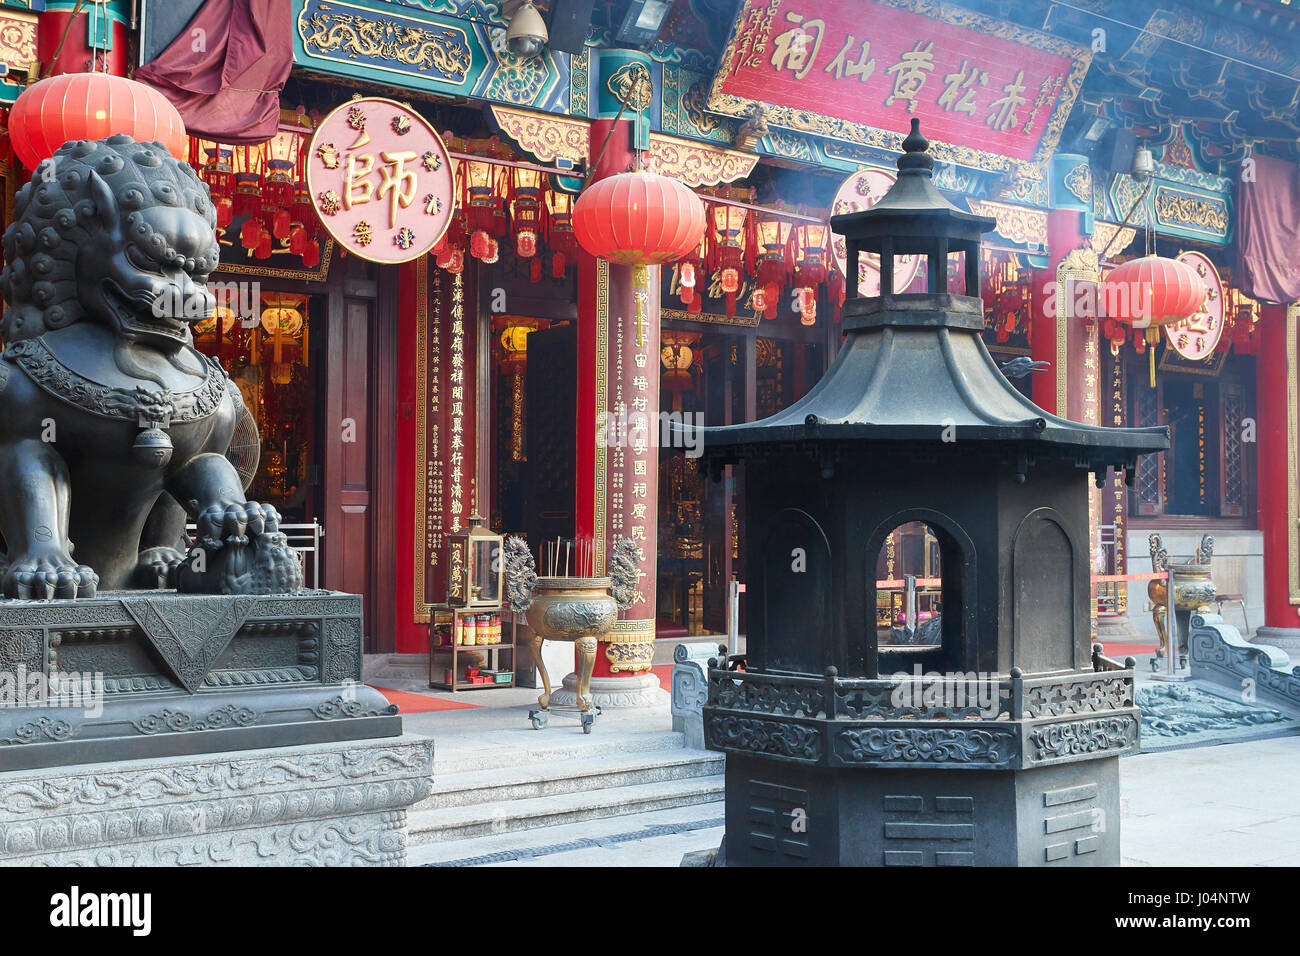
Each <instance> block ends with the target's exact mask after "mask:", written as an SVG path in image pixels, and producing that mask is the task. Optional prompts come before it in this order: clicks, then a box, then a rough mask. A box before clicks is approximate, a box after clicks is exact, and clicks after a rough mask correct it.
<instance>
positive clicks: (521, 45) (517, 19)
mask: <svg viewBox="0 0 1300 956" xmlns="http://www.w3.org/2000/svg"><path fill="white" fill-rule="evenodd" d="M549 39H550V34H548V33H547V32H546V21H545V20H543V19H542V15H541V14H540V13H538V12H537V8H536V7H535V6H533V0H522V2H521V3H519V4H518V5H517V6H516V7H515V9H514V12H513V13H511V14H510V25H509V26H508V27H506V49H507V50H509V51H510V52H511V53H512V54H514V55H515V56H518V57H532V56H537V55H538V54H539V53H541V52H542V50H543V49H544V48H545V47H546V41H547V40H549Z"/></svg>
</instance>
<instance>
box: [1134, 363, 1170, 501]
mask: <svg viewBox="0 0 1300 956" xmlns="http://www.w3.org/2000/svg"><path fill="white" fill-rule="evenodd" d="M1133 396H1134V400H1133V406H1132V407H1133V413H1134V415H1133V417H1134V419H1135V421H1134V422H1133V423H1132V424H1133V426H1134V427H1137V428H1146V427H1148V426H1151V425H1159V424H1160V423H1161V422H1160V420H1161V416H1160V392H1159V390H1158V389H1154V388H1148V387H1146V383H1145V382H1139V383H1137V384H1136V385H1135V386H1134V389H1133ZM1164 458H1165V456H1164V452H1160V453H1158V454H1155V455H1143V456H1142V457H1141V458H1139V459H1138V468H1137V482H1136V493H1137V503H1138V513H1139V514H1159V513H1160V512H1161V511H1163V510H1164V502H1163V500H1162V499H1161V494H1160V488H1161V485H1162V484H1163V482H1162V481H1161V480H1160V479H1161V469H1162V467H1163V466H1164Z"/></svg>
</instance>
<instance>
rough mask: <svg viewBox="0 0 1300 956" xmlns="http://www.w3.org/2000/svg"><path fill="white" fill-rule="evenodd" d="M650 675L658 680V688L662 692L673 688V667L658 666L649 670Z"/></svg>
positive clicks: (668, 665)
mask: <svg viewBox="0 0 1300 956" xmlns="http://www.w3.org/2000/svg"><path fill="white" fill-rule="evenodd" d="M650 673H652V674H654V675H655V677H658V678H659V686H660V687H662V688H663V689H664V690H672V687H673V665H672V664H660V665H659V666H658V667H652V668H650Z"/></svg>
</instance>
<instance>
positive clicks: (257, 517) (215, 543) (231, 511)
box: [195, 501, 280, 551]
mask: <svg viewBox="0 0 1300 956" xmlns="http://www.w3.org/2000/svg"><path fill="white" fill-rule="evenodd" d="M195 526H196V528H197V530H198V543H199V545H200V546H202V547H204V548H208V549H210V550H213V551H216V550H217V549H219V548H221V547H223V546H224V545H226V544H248V542H249V539H250V538H256V537H258V536H259V535H261V534H266V533H272V534H273V533H275V532H276V531H278V530H279V528H280V513H279V512H278V511H276V510H275V509H274V508H273V507H271V506H270V505H264V504H259V503H258V502H256V501H245V502H241V503H237V504H215V505H208V507H206V508H204V509H203V510H202V511H200V512H199V514H198V516H197V518H196V519H195Z"/></svg>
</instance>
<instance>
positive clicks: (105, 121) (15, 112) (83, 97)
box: [9, 73, 188, 169]
mask: <svg viewBox="0 0 1300 956" xmlns="http://www.w3.org/2000/svg"><path fill="white" fill-rule="evenodd" d="M118 133H125V134H126V135H128V136H130V137H131V138H132V139H134V140H136V141H138V142H142V143H149V142H153V141H154V140H158V141H160V142H161V143H162V144H163V145H164V146H166V147H167V149H168V151H169V152H170V153H171V154H172V155H173V156H175V157H176V158H177V159H182V160H183V159H187V158H188V148H187V147H188V143H187V141H186V139H185V124H184V122H182V121H181V114H180V113H178V112H177V111H176V107H175V106H173V105H172V104H171V102H170V101H168V100H167V98H166V97H164V96H163V95H162V94H161V93H159V92H158V91H157V90H155V89H154V88H153V87H151V86H146V85H145V84H144V83H137V82H136V81H135V80H128V79H127V78H126V77H124V76H110V75H109V74H107V73H62V74H60V75H59V76H52V77H50V78H49V79H46V80H41V81H40V82H39V83H36V84H34V85H32V86H29V87H28V88H27V89H26V90H24V91H23V92H22V94H21V95H20V96H19V97H18V99H17V100H15V101H14V105H13V107H12V108H11V109H10V112H9V142H10V143H11V144H12V145H13V150H14V153H15V154H16V155H17V156H18V158H19V159H20V160H21V161H22V164H23V165H24V166H26V167H27V168H28V169H35V168H36V166H37V164H38V163H40V161H41V160H43V159H48V158H49V157H51V156H53V155H54V154H55V152H57V151H58V149H59V147H60V146H62V145H63V144H64V143H66V142H69V141H70V140H78V139H92V140H94V139H105V138H106V137H109V136H113V135H116V134H118Z"/></svg>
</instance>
